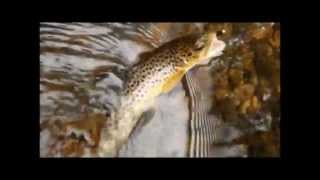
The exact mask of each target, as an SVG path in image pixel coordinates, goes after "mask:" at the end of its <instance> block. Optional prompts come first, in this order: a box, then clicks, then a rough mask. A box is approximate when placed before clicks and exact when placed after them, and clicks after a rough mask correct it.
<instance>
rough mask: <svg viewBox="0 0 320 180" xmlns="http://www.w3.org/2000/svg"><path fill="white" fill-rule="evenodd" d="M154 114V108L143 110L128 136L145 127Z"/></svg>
mask: <svg viewBox="0 0 320 180" xmlns="http://www.w3.org/2000/svg"><path fill="white" fill-rule="evenodd" d="M154 114H155V109H154V108H152V109H149V110H147V111H146V112H144V113H143V114H142V115H141V117H140V118H139V120H138V122H137V124H136V125H135V126H134V128H133V130H132V131H131V133H130V135H129V137H132V136H134V135H135V134H137V133H139V132H140V131H141V130H142V128H143V127H145V126H146V125H147V124H148V123H149V122H150V121H151V119H152V118H153V116H154Z"/></svg>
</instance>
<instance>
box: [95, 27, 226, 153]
mask: <svg viewBox="0 0 320 180" xmlns="http://www.w3.org/2000/svg"><path fill="white" fill-rule="evenodd" d="M224 47H225V43H224V42H223V41H221V40H218V39H217V37H216V33H215V32H208V31H206V32H202V33H195V34H190V35H188V36H185V37H181V38H177V39H174V40H172V41H170V42H168V43H165V44H164V45H162V46H160V47H159V48H157V49H155V50H153V51H152V52H149V53H147V54H145V56H144V58H143V59H141V60H140V61H139V63H137V64H136V65H134V66H133V67H132V69H131V71H130V73H129V74H130V75H129V78H128V80H127V82H126V83H125V87H124V89H123V91H122V96H121V98H120V106H119V108H118V110H117V111H115V112H113V113H111V117H110V119H109V120H108V121H107V122H106V124H105V127H104V128H103V130H102V131H101V136H100V143H99V149H98V154H99V156H103V157H114V156H117V155H118V151H119V150H120V148H121V146H122V145H123V144H125V143H126V142H127V140H128V138H129V136H130V133H131V132H132V130H133V129H134V127H135V126H136V124H137V122H138V120H139V117H140V116H141V114H142V113H143V112H145V111H146V110H147V109H148V108H149V107H150V106H151V105H152V104H153V101H154V99H155V97H157V96H158V95H160V94H161V93H167V92H169V91H170V90H172V89H173V88H174V87H175V85H176V84H178V83H179V81H180V80H181V79H182V77H183V76H184V75H185V73H186V72H187V71H188V70H189V69H191V68H192V67H193V66H195V65H197V64H203V63H205V61H206V60H209V59H210V58H212V57H216V56H219V55H221V54H222V50H223V49H224Z"/></svg>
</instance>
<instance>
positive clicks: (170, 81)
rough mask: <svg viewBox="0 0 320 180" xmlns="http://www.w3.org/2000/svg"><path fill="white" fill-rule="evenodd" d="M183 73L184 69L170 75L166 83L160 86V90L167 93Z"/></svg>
mask: <svg viewBox="0 0 320 180" xmlns="http://www.w3.org/2000/svg"><path fill="white" fill-rule="evenodd" d="M184 74H185V71H184V70H179V71H178V72H177V73H176V74H175V75H173V76H172V77H170V78H169V79H168V80H167V81H166V83H164V84H163V86H162V92H163V93H168V92H169V91H171V90H172V89H173V88H174V87H175V86H176V85H177V84H178V83H179V82H180V81H181V79H182V77H183V75H184Z"/></svg>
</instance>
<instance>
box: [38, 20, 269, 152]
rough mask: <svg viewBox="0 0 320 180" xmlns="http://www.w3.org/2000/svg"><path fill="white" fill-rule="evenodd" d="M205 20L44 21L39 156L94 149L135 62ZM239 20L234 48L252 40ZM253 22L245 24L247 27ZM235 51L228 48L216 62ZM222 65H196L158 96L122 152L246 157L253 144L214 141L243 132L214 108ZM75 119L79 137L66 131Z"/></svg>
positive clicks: (232, 42)
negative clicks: (216, 78)
mask: <svg viewBox="0 0 320 180" xmlns="http://www.w3.org/2000/svg"><path fill="white" fill-rule="evenodd" d="M271 24H272V23H271ZM202 25H203V24H201V23H41V24H40V127H41V131H40V156H41V157H61V156H80V157H92V156H95V147H96V145H97V143H98V142H97V140H98V139H99V138H98V137H99V133H98V132H99V128H100V126H101V124H103V123H104V122H105V120H106V118H107V116H108V114H110V112H111V111H113V110H114V109H115V108H117V105H118V103H119V102H118V101H119V92H120V90H121V89H122V86H123V82H124V81H125V79H126V74H127V71H128V69H130V66H132V65H133V64H134V63H136V62H137V61H138V60H139V55H140V54H141V53H143V52H146V51H150V50H152V49H154V48H157V47H158V46H160V45H161V44H163V43H166V42H167V41H169V40H171V39H174V38H176V37H179V36H183V35H185V34H188V33H192V32H194V31H197V30H199V29H201V28H202ZM272 25H273V24H272ZM229 26H230V23H227V24H214V25H213V27H215V28H220V29H221V27H222V28H227V29H228V28H229ZM237 26H240V28H238V29H239V30H238V32H237V31H235V33H234V34H233V35H232V36H231V35H230V37H228V39H225V40H226V44H227V48H231V47H234V46H239V44H243V42H245V41H246V38H247V37H246V36H245V35H243V31H244V30H241V27H242V25H237ZM247 26H248V25H247V24H243V28H247ZM259 26H260V25H259ZM269 26H271V25H270V24H267V23H265V24H263V25H262V27H269ZM229 29H230V28H229ZM229 29H228V30H229ZM227 35H228V34H227ZM257 36H259V33H258V35H257ZM260 36H261V35H260ZM233 56H235V54H234V55H233V54H226V55H224V56H223V57H221V58H218V59H216V61H215V62H218V63H219V62H220V61H222V60H225V59H228V58H230V57H233ZM222 64H223V63H222ZM216 66H217V65H216V64H213V63H211V64H210V65H208V66H206V67H199V68H195V69H193V70H191V71H190V72H189V73H188V74H187V76H186V78H185V79H184V80H183V81H182V82H181V83H179V84H178V85H177V87H175V88H174V89H173V90H172V91H171V92H170V93H168V94H163V95H161V96H159V97H158V98H157V101H156V105H155V110H156V111H155V113H154V115H153V116H152V117H146V118H151V120H150V121H149V123H148V124H146V125H145V126H143V128H142V129H139V130H138V131H137V132H134V133H133V136H132V138H130V140H129V142H128V143H127V145H125V146H124V147H123V148H122V149H121V151H120V156H122V157H134V156H138V157H188V156H191V157H208V156H214V157H222V156H223V157H224V156H242V157H243V156H247V152H248V151H247V150H245V148H243V146H242V145H241V144H236V145H228V146H218V145H212V143H213V142H216V141H223V142H229V141H231V140H229V139H235V138H237V137H240V136H241V135H242V134H243V131H241V130H239V129H237V128H235V127H234V126H231V125H228V124H225V123H224V121H222V119H221V117H220V116H219V115H217V114H212V113H210V111H211V109H212V101H213V100H212V97H213V96H214V95H215V91H214V87H213V85H214V83H213V82H214V80H213V78H212V73H211V71H212V70H213V69H214V67H216ZM222 66H223V65H222ZM75 122H76V123H75ZM77 122H78V124H77ZM97 124H98V125H97ZM68 126H73V127H76V128H78V129H79V131H81V133H83V134H84V137H81V138H80V140H79V137H78V139H77V138H75V137H74V136H72V135H70V134H68V133H66V131H65V130H64V127H68Z"/></svg>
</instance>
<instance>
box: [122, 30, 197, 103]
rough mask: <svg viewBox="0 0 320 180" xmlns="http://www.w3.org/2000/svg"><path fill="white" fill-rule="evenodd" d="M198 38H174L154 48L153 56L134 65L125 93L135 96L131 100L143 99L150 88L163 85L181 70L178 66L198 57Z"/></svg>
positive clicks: (195, 36) (192, 36)
mask: <svg viewBox="0 0 320 180" xmlns="http://www.w3.org/2000/svg"><path fill="white" fill-rule="evenodd" d="M197 38H198V36H197V35H190V36H187V37H183V38H180V39H176V40H173V41H171V42H169V43H167V44H165V45H163V46H161V47H159V48H158V49H156V50H154V52H152V53H153V56H149V57H148V59H145V60H141V62H140V63H138V64H137V65H135V66H134V68H133V72H131V77H130V78H129V80H128V81H127V84H126V86H125V89H124V93H123V95H124V96H133V98H132V99H131V101H136V100H143V99H144V97H145V95H146V92H147V91H148V90H149V89H150V88H152V87H154V86H160V85H162V84H163V83H165V81H166V80H167V79H168V78H169V77H170V76H173V75H174V74H175V73H177V72H178V71H179V70H178V68H183V67H184V66H186V65H187V64H186V62H188V61H190V59H192V58H194V59H196V58H197V56H196V55H195V53H193V51H194V49H193V48H192V47H194V43H195V41H196V40H197ZM129 104H131V103H129Z"/></svg>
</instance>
